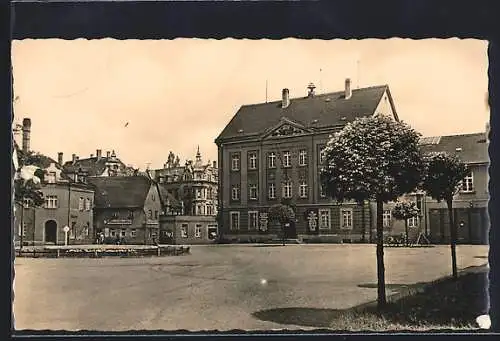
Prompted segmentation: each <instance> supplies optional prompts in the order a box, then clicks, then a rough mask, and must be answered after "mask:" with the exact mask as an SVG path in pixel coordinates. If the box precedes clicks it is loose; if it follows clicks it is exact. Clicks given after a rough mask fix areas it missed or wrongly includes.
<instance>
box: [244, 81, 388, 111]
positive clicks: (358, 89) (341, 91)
mask: <svg viewBox="0 0 500 341" xmlns="http://www.w3.org/2000/svg"><path fill="white" fill-rule="evenodd" d="M385 87H389V85H388V84H384V85H372V86H367V87H364V88H357V89H352V92H358V91H363V90H371V89H375V88H385ZM344 91H345V90H337V91H331V92H325V93H321V94H315V95H314V97H313V98H317V97H325V96H331V95H333V94H341V93H343V92H344ZM306 98H308V96H301V97H292V98H290V101H292V100H297V99H306ZM273 103H276V104H278V103H281V100H275V101H271V102H261V103H252V104H243V105H242V106H241V107H240V109H241V108H243V107H255V106H260V105H266V104H273Z"/></svg>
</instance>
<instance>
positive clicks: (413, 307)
mask: <svg viewBox="0 0 500 341" xmlns="http://www.w3.org/2000/svg"><path fill="white" fill-rule="evenodd" d="M487 276H488V273H487V272H475V273H467V274H464V275H462V276H460V277H459V279H458V280H456V281H454V280H452V279H450V280H446V281H443V282H440V283H436V284H435V285H433V286H430V287H429V288H427V289H424V290H423V291H422V292H419V293H417V294H414V295H412V296H407V297H403V298H401V299H399V300H396V301H394V302H390V303H388V304H387V306H386V307H385V308H384V309H383V310H382V311H380V312H379V311H378V310H377V307H376V305H363V306H358V307H353V308H350V309H345V310H336V309H316V308H302V307H294V308H275V309H268V310H261V311H257V312H254V313H253V314H252V315H253V316H254V317H255V318H257V319H259V320H262V321H268V322H275V323H279V324H284V325H287V324H288V325H298V326H306V327H316V328H330V329H334V330H357V331H360V330H378V331H380V330H386V329H387V330H395V329H399V330H425V329H426V328H428V329H449V328H460V329H466V330H467V329H474V328H475V319H476V317H477V316H479V315H482V314H485V313H487V311H488V306H489V303H488V288H487ZM360 286H362V287H370V288H372V287H373V286H372V284H366V285H362V284H361V285H360ZM388 287H391V284H389V285H388ZM392 287H393V288H398V287H401V285H398V284H395V285H394V284H393V285H392ZM374 288H376V285H375V286H374Z"/></svg>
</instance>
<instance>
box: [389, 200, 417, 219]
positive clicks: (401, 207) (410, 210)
mask: <svg viewBox="0 0 500 341" xmlns="http://www.w3.org/2000/svg"><path fill="white" fill-rule="evenodd" d="M419 214H420V210H419V209H418V207H417V204H416V203H415V202H414V201H397V202H396V204H395V205H394V208H393V210H392V216H393V217H394V218H396V219H398V220H405V219H408V218H412V217H417V216H418V215H419Z"/></svg>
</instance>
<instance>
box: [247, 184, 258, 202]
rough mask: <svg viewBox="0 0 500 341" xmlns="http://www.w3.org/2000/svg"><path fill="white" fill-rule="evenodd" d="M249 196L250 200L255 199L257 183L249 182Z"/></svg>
mask: <svg viewBox="0 0 500 341" xmlns="http://www.w3.org/2000/svg"><path fill="white" fill-rule="evenodd" d="M248 189H249V196H250V199H251V200H257V185H255V184H251V185H250V186H248Z"/></svg>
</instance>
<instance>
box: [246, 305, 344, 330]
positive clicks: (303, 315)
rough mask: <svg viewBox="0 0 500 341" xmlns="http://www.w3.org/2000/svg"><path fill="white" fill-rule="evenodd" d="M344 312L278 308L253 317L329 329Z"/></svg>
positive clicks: (254, 314) (260, 312)
mask: <svg viewBox="0 0 500 341" xmlns="http://www.w3.org/2000/svg"><path fill="white" fill-rule="evenodd" d="M342 313H343V311H342V310H336V309H318V308H277V309H268V310H261V311H257V312H255V313H253V314H252V315H253V316H254V317H256V318H258V319H259V320H261V321H268V322H275V323H279V324H293V325H298V326H305V327H318V328H329V327H330V325H331V323H332V321H333V320H335V319H336V318H339V317H340V316H341V315H342Z"/></svg>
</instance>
